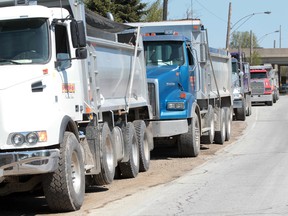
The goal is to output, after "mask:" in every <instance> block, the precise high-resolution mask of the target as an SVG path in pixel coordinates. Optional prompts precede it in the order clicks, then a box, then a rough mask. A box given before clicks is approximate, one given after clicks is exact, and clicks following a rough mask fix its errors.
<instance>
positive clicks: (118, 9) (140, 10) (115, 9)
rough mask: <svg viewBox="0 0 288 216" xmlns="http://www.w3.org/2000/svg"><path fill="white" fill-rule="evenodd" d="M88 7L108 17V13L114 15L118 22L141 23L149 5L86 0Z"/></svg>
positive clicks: (131, 0) (132, 0)
mask: <svg viewBox="0 0 288 216" xmlns="http://www.w3.org/2000/svg"><path fill="white" fill-rule="evenodd" d="M85 4H86V6H87V7H88V8H89V9H90V10H92V11H94V12H97V13H98V14H100V15H102V16H104V17H106V14H107V13H108V12H110V13H112V14H113V16H114V20H115V21H116V22H120V23H124V22H139V21H140V20H141V17H142V16H143V15H145V14H146V13H147V11H145V10H144V9H145V7H146V6H147V3H141V2H140V0H86V1H85Z"/></svg>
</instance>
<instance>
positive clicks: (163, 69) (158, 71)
mask: <svg viewBox="0 0 288 216" xmlns="http://www.w3.org/2000/svg"><path fill="white" fill-rule="evenodd" d="M177 71H179V66H177V65H167V66H160V67H159V66H147V78H152V79H153V78H159V76H162V75H165V74H166V73H167V72H175V73H176V72H177Z"/></svg>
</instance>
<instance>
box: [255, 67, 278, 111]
mask: <svg viewBox="0 0 288 216" xmlns="http://www.w3.org/2000/svg"><path fill="white" fill-rule="evenodd" d="M250 73H251V88H252V95H251V101H252V103H257V102H261V103H262V102H263V103H265V104H266V105H268V106H272V105H273V103H276V101H277V100H278V99H279V89H278V87H277V86H278V84H277V79H276V78H277V74H276V71H275V70H274V69H273V67H272V66H271V65H256V66H250Z"/></svg>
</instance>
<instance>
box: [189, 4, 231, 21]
mask: <svg viewBox="0 0 288 216" xmlns="http://www.w3.org/2000/svg"><path fill="white" fill-rule="evenodd" d="M194 1H196V2H197V3H198V4H199V5H200V6H201V7H202V8H203V9H205V10H206V11H207V12H209V13H210V14H212V15H213V16H215V17H217V18H218V19H219V20H221V21H223V22H225V23H226V22H227V20H224V19H223V18H221V17H219V16H218V15H217V14H215V13H213V12H212V11H210V10H209V9H208V8H206V7H205V6H204V5H203V4H201V3H200V2H199V1H198V0H194Z"/></svg>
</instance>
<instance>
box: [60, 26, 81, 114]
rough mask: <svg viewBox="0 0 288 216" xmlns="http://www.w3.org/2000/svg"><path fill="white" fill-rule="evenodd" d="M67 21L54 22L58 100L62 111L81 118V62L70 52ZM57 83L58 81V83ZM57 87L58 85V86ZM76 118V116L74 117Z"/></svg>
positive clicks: (71, 49)
mask: <svg viewBox="0 0 288 216" xmlns="http://www.w3.org/2000/svg"><path fill="white" fill-rule="evenodd" d="M65 24H67V23H63V24H62V23H57V24H55V45H56V59H57V60H56V64H55V66H56V69H57V71H58V75H59V76H60V79H61V81H60V85H61V88H62V89H61V96H59V97H60V100H59V102H60V103H61V104H60V106H61V108H63V110H64V112H65V113H66V114H67V115H69V116H73V117H76V116H77V114H78V119H81V117H82V114H81V111H82V109H83V105H81V94H80V93H81V92H83V90H82V88H81V85H80V84H81V82H82V81H81V80H82V78H81V64H80V61H77V60H73V62H72V59H71V58H72V57H73V56H72V55H71V52H72V51H73V48H72V47H70V44H71V42H70V41H69V37H68V25H65ZM58 84H59V83H58ZM58 87H59V86H58ZM76 119H77V117H76Z"/></svg>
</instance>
